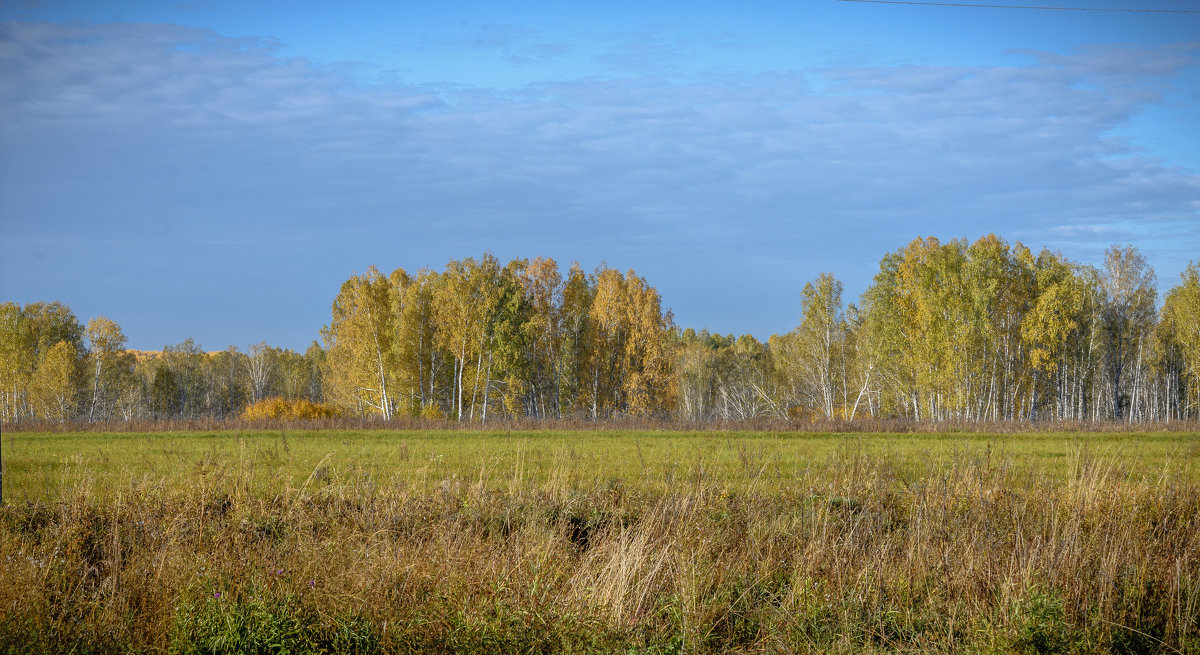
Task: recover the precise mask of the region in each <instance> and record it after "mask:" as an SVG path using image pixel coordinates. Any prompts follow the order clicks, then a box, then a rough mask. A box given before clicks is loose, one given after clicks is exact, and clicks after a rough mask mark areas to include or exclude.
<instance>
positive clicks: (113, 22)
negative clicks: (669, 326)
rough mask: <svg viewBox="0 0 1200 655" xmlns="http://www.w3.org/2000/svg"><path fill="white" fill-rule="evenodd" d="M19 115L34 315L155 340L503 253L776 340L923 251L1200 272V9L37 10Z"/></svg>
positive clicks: (315, 320) (8, 77) (302, 337)
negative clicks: (808, 307) (817, 281)
mask: <svg viewBox="0 0 1200 655" xmlns="http://www.w3.org/2000/svg"><path fill="white" fill-rule="evenodd" d="M1003 3H1008V4H1034V3H1031V2H1029V1H1028V0H1025V1H1022V2H1008V0H993V1H992V2H989V4H1003ZM1048 4H1054V5H1056V6H1074V7H1093V8H1106V7H1107V8H1129V7H1139V8H1159V9H1176V10H1200V0H1137V1H1134V0H1126V1H1124V2H1119V1H1117V0H1095V1H1094V2H1087V1H1086V0H1079V1H1075V0H1058V1H1057V2H1054V3H1048ZM0 116H2V117H3V121H0V299H4V300H15V301H18V302H29V301H33V300H39V299H45V300H55V299H56V300H61V301H63V302H66V303H68V304H69V305H71V307H72V308H73V309H74V310H75V311H76V313H77V314H78V315H79V316H80V317H81V319H83V320H87V319H88V318H90V317H92V316H96V315H100V314H104V315H107V316H109V317H111V318H113V319H114V320H116V321H117V322H119V323H120V324H121V325H122V326H123V328H124V329H125V332H126V334H127V335H128V336H129V338H130V345H131V346H132V347H135V348H143V349H157V348H160V347H162V346H163V345H164V344H168V343H177V342H179V341H182V340H183V339H184V338H186V337H189V336H190V337H194V338H195V339H196V340H197V341H198V342H199V343H200V344H202V345H203V346H204V347H206V348H208V349H221V348H224V347H225V346H227V345H230V344H233V345H238V346H240V347H242V348H243V349H244V348H245V347H246V345H247V344H249V343H253V342H258V341H260V340H264V339H265V340H267V341H268V342H270V343H272V344H276V345H282V346H289V347H293V348H301V349H302V348H304V347H305V346H306V345H307V344H308V343H309V342H310V341H311V340H313V339H315V338H317V333H318V330H319V328H320V327H321V325H322V324H324V323H326V322H327V321H328V317H329V305H330V303H331V301H332V299H333V297H334V295H335V294H336V292H337V289H338V287H339V286H340V284H341V282H342V281H343V280H345V278H346V277H348V276H349V275H351V274H353V273H355V272H362V271H364V270H365V269H366V268H367V267H368V266H370V265H372V264H374V265H377V266H379V267H380V268H381V269H383V270H385V271H387V270H391V269H393V268H395V267H397V266H403V267H405V268H406V269H409V270H416V269H419V268H421V267H431V268H438V269H440V268H441V267H442V266H444V264H445V262H446V261H447V260H448V259H451V258H462V257H467V256H477V255H479V254H481V253H482V252H484V251H485V250H486V251H491V252H493V253H494V254H495V255H496V256H498V257H500V258H501V259H509V258H511V257H514V256H525V257H532V256H537V255H542V256H550V257H554V258H555V259H557V260H558V261H559V263H560V265H562V266H563V268H564V269H565V268H566V266H567V265H568V264H569V263H570V262H571V261H573V260H578V261H579V262H580V263H582V264H583V266H584V267H585V268H586V269H589V270H590V269H591V268H593V267H595V266H596V265H598V264H600V263H602V262H605V263H607V264H609V265H611V266H614V267H617V268H621V269H627V268H634V269H636V270H637V271H638V273H639V274H641V275H643V276H645V277H647V278H648V279H649V281H650V282H651V283H652V284H654V285H655V286H657V287H658V289H659V290H660V291H661V292H662V295H663V298H664V302H665V304H666V305H667V306H669V307H670V308H672V309H673V311H674V312H675V316H676V320H677V322H678V323H680V324H681V325H684V326H692V327H696V328H700V327H708V328H709V329H711V330H714V331H718V332H722V333H728V332H733V333H739V334H740V333H745V332H750V333H752V334H755V335H756V336H758V337H760V338H765V337H766V336H768V335H770V334H772V333H777V332H783V331H786V330H788V329H790V328H791V327H792V326H794V325H795V323H796V317H797V314H798V312H799V307H798V304H799V300H798V294H799V292H800V289H801V288H802V287H803V285H804V283H805V282H806V281H808V280H811V279H813V278H815V277H816V276H817V275H818V274H819V273H821V272H823V271H831V272H833V273H835V274H836V275H837V276H838V277H839V278H841V279H842V280H843V281H845V283H846V291H847V300H849V301H853V300H854V299H855V298H856V297H857V295H858V294H859V293H860V292H861V291H862V290H863V289H865V288H866V286H867V284H869V282H870V278H871V276H872V275H873V273H874V272H875V271H876V270H877V268H878V262H879V259H880V258H881V257H882V256H883V254H884V253H885V252H888V251H891V250H895V249H896V248H899V247H901V246H903V245H904V244H906V243H907V242H908V241H910V240H911V239H912V238H914V237H916V236H918V235H934V236H938V237H940V238H944V239H949V238H956V237H967V238H970V239H974V238H977V237H979V236H980V235H983V234H986V233H989V232H996V233H998V234H1000V235H1002V236H1004V237H1005V238H1007V239H1008V240H1009V241H1016V240H1020V241H1022V242H1024V243H1025V244H1027V245H1029V246H1030V247H1032V248H1034V249H1040V248H1042V247H1049V248H1051V249H1054V250H1061V251H1062V252H1063V253H1064V254H1065V255H1067V256H1068V257H1071V258H1072V259H1076V260H1079V261H1084V262H1092V263H1098V262H1099V261H1100V260H1101V257H1102V252H1103V250H1104V249H1105V248H1106V247H1107V246H1109V245H1111V244H1112V243H1117V242H1120V243H1126V242H1129V243H1133V244H1135V245H1137V246H1138V247H1139V248H1141V249H1142V251H1143V252H1144V253H1145V254H1146V255H1147V258H1148V259H1149V261H1150V262H1151V263H1152V264H1153V265H1154V266H1155V268H1156V270H1157V271H1158V277H1159V283H1160V287H1161V288H1162V289H1164V290H1165V289H1166V288H1169V287H1170V286H1171V285H1173V284H1174V283H1175V282H1176V281H1177V280H1178V273H1179V271H1180V270H1182V269H1183V267H1184V266H1185V265H1186V264H1187V262H1188V261H1189V260H1192V259H1200V14H1136V13H1120V12H1082V11H1079V12H1075V11H1032V10H1006V9H982V8H965V7H957V8H955V7H930V6H915V5H884V4H867V3H853V2H838V1H836V0H803V1H800V2H788V3H782V2H780V3H773V2H742V3H716V2H713V3H700V2H689V3H682V2H679V3H674V2H660V3H624V2H615V3H614V2H610V3H603V4H594V5H592V4H585V3H549V2H547V3H475V2H441V3H405V2H378V3H368V2H362V3H336V4H335V3H326V2H296V1H290V2H224V1H219V2H186V0H185V1H183V2H149V1H146V2H95V1H92V2H23V1H11V2H0Z"/></svg>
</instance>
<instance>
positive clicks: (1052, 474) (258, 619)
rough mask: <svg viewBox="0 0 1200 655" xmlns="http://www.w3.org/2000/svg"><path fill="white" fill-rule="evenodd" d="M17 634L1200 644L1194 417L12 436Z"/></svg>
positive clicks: (859, 644) (2, 553)
mask: <svg viewBox="0 0 1200 655" xmlns="http://www.w3.org/2000/svg"><path fill="white" fill-rule="evenodd" d="M3 454H4V467H5V468H4V471H5V475H4V492H5V500H6V506H5V507H4V508H2V509H0V560H2V561H3V563H4V567H5V569H4V572H5V575H4V576H3V578H2V579H0V652H66V651H74V652H112V651H134V652H180V653H187V652H195V653H219V652H230V653H233V652H414V653H415V652H472V653H474V652H495V653H506V652H546V653H552V652H644V653H666V652H680V653H683V652H845V653H851V652H913V653H916V652H979V653H983V652H995V653H1001V652H1005V653H1006V652H1027V653H1100V652H1129V653H1136V652H1200V435H1196V434H1186V433H1154V434H1102V435H1101V434H1082V435H1081V434H1004V435H987V434H937V435H932V434H911V435H907V434H886V435H884V434H879V435H876V434H850V435H843V434H838V435H832V434H799V433H784V434H771V433H762V432H747V433H736V432H730V433H726V432H700V433H684V432H670V431H656V432H629V431H589V432H584V431H571V432H502V431H496V432H483V431H403V432H397V431H340V432H297V431H287V432H283V431H254V432H217V433H202V432H179V433H132V434H131V433H121V434H98V433H54V434H33V433H16V434H11V435H10V434H5V435H4V436H3Z"/></svg>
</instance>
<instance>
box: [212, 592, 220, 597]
mask: <svg viewBox="0 0 1200 655" xmlns="http://www.w3.org/2000/svg"><path fill="white" fill-rule="evenodd" d="M220 597H221V592H219V591H218V592H216V593H215V594H213V598H220Z"/></svg>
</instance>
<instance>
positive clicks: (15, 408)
mask: <svg viewBox="0 0 1200 655" xmlns="http://www.w3.org/2000/svg"><path fill="white" fill-rule="evenodd" d="M125 342H126V339H125V334H124V332H123V331H122V330H121V327H120V326H119V325H118V324H117V323H116V322H114V321H112V320H110V319H108V318H106V317H103V316H100V317H97V318H93V319H92V320H90V321H88V322H87V324H86V325H83V324H82V323H80V321H79V319H78V318H76V316H75V314H74V313H73V312H72V311H71V309H70V308H69V307H67V306H66V305H64V304H62V303H59V302H49V303H47V302H35V303H30V304H28V305H25V306H24V307H20V306H18V305H16V304H15V303H11V302H7V303H3V304H0V394H2V396H3V398H2V403H0V418H2V419H3V422H5V423H15V422H18V421H31V420H32V421H47V420H48V421H67V420H97V421H100V420H113V419H117V420H125V421H130V420H134V419H148V418H152V419H172V418H195V417H211V418H217V419H224V418H230V417H235V416H241V415H242V414H243V413H244V412H245V410H246V407H247V406H248V405H249V404H251V403H253V402H256V401H259V400H263V399H266V398H275V397H281V398H285V399H292V400H310V401H314V402H320V400H321V398H322V397H323V392H322V389H321V379H322V360H323V358H324V351H323V350H322V349H321V348H320V347H319V346H317V345H316V344H315V343H314V344H313V346H312V347H310V348H309V349H308V350H307V351H306V352H305V353H304V354H299V353H296V352H295V351H292V350H287V349H280V348H272V347H270V346H268V345H267V344H265V343H260V344H255V345H252V346H250V348H249V352H245V353H244V352H241V351H239V350H238V349H237V348H235V347H233V346H230V347H229V348H227V349H225V350H222V351H218V352H204V351H203V350H202V349H201V348H200V346H198V345H197V344H196V343H194V342H193V341H192V340H191V339H187V340H185V341H184V342H182V343H179V344H177V345H173V346H166V347H164V348H163V349H162V350H161V351H150V352H146V351H136V350H127V349H126V348H125Z"/></svg>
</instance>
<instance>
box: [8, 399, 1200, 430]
mask: <svg viewBox="0 0 1200 655" xmlns="http://www.w3.org/2000/svg"><path fill="white" fill-rule="evenodd" d="M321 407H324V406H323V405H322V406H321ZM381 429H384V430H462V431H468V432H469V431H484V432H487V431H495V430H522V431H524V430H542V431H546V430H587V431H594V430H617V431H628V430H643V431H644V430H669V431H676V432H694V431H737V432H819V433H836V434H850V433H887V434H912V433H922V434H958V433H962V434H1026V433H1063V432H1074V433H1089V434H1114V433H1130V432H1137V433H1144V432H1176V433H1178V432H1186V433H1194V432H1197V431H1200V420H1196V419H1189V420H1174V421H1157V422H1154V421H1147V422H1139V423H1131V422H1129V421H1112V420H1104V421H1058V420H1045V421H1036V422H1029V421H914V420H911V419H872V418H860V419H855V420H853V421H850V420H842V419H823V418H807V419H782V418H758V419H747V420H743V421H720V420H704V421H699V420H685V419H679V418H675V417H635V416H618V417H610V418H602V419H593V418H591V417H590V416H581V417H565V418H558V419H554V418H533V417H526V418H500V419H495V418H493V419H491V420H489V421H488V422H487V423H486V424H485V423H478V422H470V421H462V422H459V421H455V420H454V419H453V418H409V417H400V418H396V419H394V420H391V421H383V420H382V419H379V418H375V417H370V418H355V417H349V416H338V417H328V418H317V419H307V420H280V419H279V418H277V417H276V418H246V417H244V416H242V417H234V418H214V417H207V416H205V417H196V418H172V419H134V420H131V421H124V420H120V419H109V420H100V421H88V420H86V419H77V420H72V421H41V420H33V421H30V420H25V421H20V422H16V423H5V424H3V430H4V431H5V432H6V433H24V432H181V431H189V432H196V431H216V430H221V431H228V430H327V431H328V430H381Z"/></svg>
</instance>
